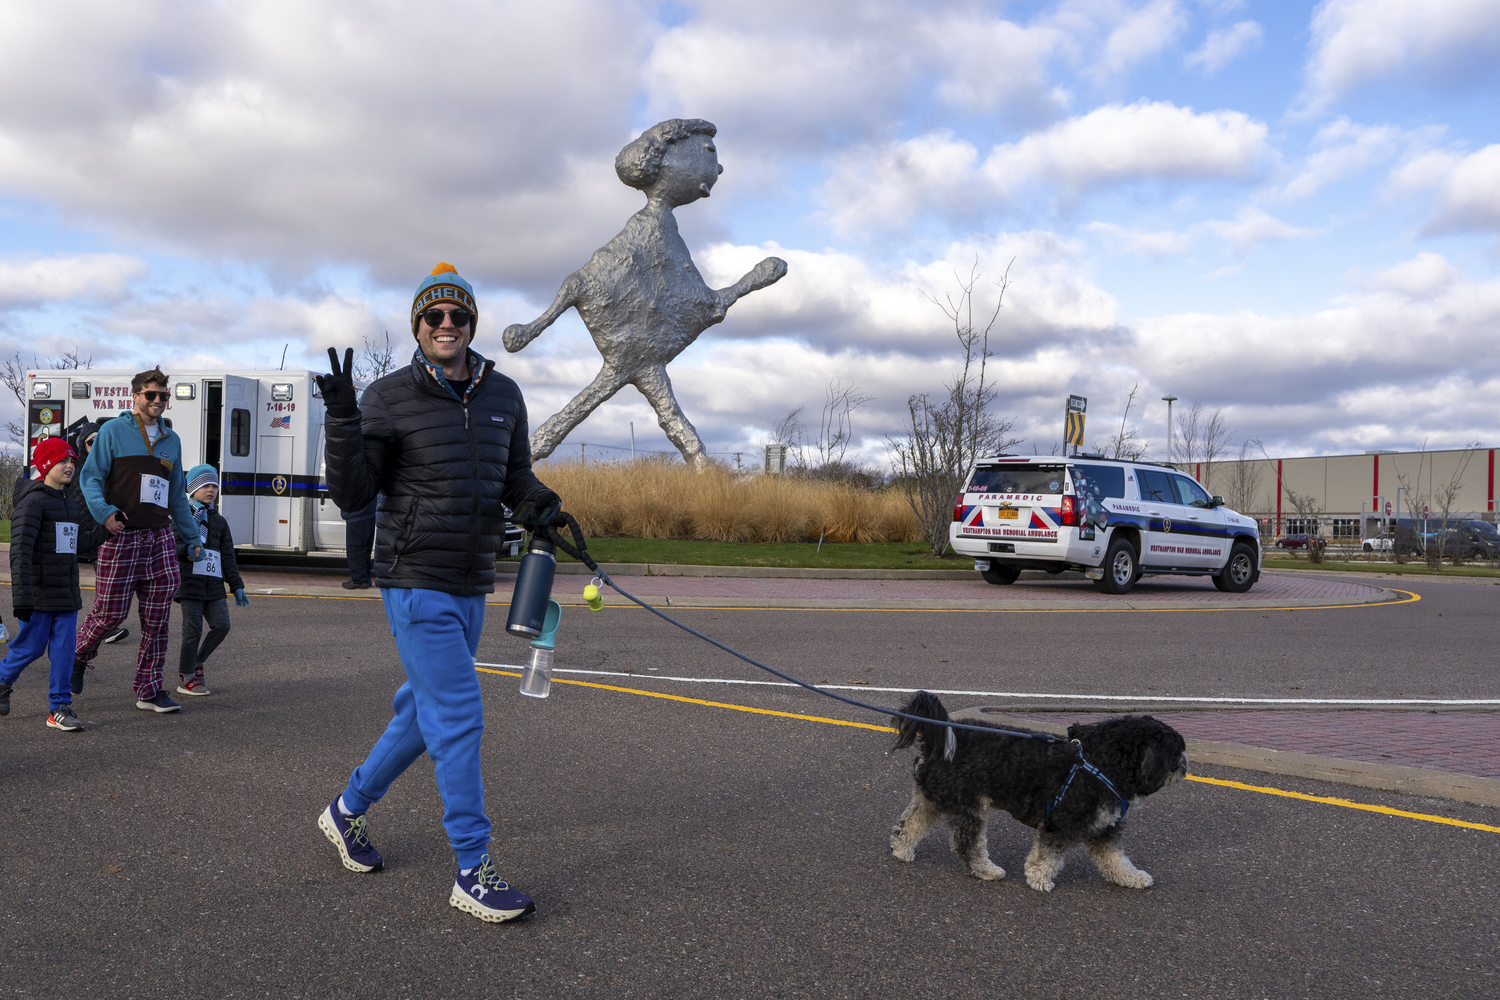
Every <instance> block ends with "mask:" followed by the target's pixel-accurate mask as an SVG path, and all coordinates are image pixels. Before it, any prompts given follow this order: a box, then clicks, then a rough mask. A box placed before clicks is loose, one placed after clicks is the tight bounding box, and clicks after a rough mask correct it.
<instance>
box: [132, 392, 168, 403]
mask: <svg viewBox="0 0 1500 1000" xmlns="http://www.w3.org/2000/svg"><path fill="white" fill-rule="evenodd" d="M137 395H139V396H140V397H141V398H142V399H144V400H145V401H146V402H148V403H165V402H166V401H167V400H168V399H170V398H172V394H171V393H170V392H157V391H156V390H154V389H142V390H141V391H140V392H139V393H137Z"/></svg>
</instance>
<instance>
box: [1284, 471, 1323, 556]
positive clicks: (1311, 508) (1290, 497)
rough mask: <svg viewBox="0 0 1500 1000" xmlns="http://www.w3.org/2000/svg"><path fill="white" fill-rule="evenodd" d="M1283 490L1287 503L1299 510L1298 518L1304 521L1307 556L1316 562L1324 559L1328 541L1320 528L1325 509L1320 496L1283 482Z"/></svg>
mask: <svg viewBox="0 0 1500 1000" xmlns="http://www.w3.org/2000/svg"><path fill="white" fill-rule="evenodd" d="M1281 488H1282V491H1283V492H1284V493H1286V499H1287V503H1289V504H1291V505H1292V509H1293V510H1295V511H1296V512H1297V519H1298V520H1299V521H1301V522H1302V530H1303V531H1304V532H1305V533H1306V534H1307V558H1308V559H1309V560H1311V561H1312V562H1315V563H1320V562H1322V561H1323V549H1324V548H1325V547H1326V546H1327V544H1328V543H1327V542H1326V541H1325V540H1324V539H1323V535H1322V533H1321V531H1320V530H1319V529H1320V528H1321V526H1322V524H1323V517H1324V514H1325V513H1326V511H1324V509H1323V507H1322V505H1321V504H1319V503H1318V498H1317V497H1315V496H1313V495H1312V494H1311V493H1298V492H1297V491H1296V490H1294V489H1292V488H1291V487H1290V486H1287V485H1286V484H1285V483H1282V486H1281Z"/></svg>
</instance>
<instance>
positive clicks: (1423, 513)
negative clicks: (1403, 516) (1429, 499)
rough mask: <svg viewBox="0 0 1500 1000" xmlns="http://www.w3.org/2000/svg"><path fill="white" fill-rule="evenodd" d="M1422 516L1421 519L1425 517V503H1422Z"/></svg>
mask: <svg viewBox="0 0 1500 1000" xmlns="http://www.w3.org/2000/svg"><path fill="white" fill-rule="evenodd" d="M1422 518H1423V520H1426V518H1427V505H1426V504H1425V503H1424V504H1423V505H1422Z"/></svg>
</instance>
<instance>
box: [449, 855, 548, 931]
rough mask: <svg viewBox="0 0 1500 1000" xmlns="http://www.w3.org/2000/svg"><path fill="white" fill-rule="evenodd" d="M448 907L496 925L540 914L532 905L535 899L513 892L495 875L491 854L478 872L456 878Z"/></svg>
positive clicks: (513, 890)
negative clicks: (531, 914) (536, 913)
mask: <svg viewBox="0 0 1500 1000" xmlns="http://www.w3.org/2000/svg"><path fill="white" fill-rule="evenodd" d="M448 905H450V906H456V907H458V908H459V909H460V910H463V911H464V912H465V913H470V914H473V915H474V916H476V917H478V918H479V919H480V920H485V921H488V922H489V923H492V924H498V923H502V922H503V921H506V920H514V919H516V918H517V917H524V916H526V915H527V914H528V913H535V912H536V904H535V903H533V902H532V901H531V897H529V896H527V895H526V894H525V893H522V892H518V891H517V890H515V889H512V888H511V887H510V886H509V885H508V884H507V883H506V882H505V881H503V880H502V879H501V878H500V873H499V872H497V871H495V866H494V865H493V864H491V863H490V856H489V855H488V854H486V855H485V856H484V857H482V858H480V859H479V867H478V868H474V869H472V870H471V871H470V872H469V874H467V875H465V874H464V873H463V872H459V873H458V875H457V876H455V877H454V879H453V892H451V893H449V895H448Z"/></svg>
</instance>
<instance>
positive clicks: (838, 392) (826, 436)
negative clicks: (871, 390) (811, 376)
mask: <svg viewBox="0 0 1500 1000" xmlns="http://www.w3.org/2000/svg"><path fill="white" fill-rule="evenodd" d="M824 395H825V397H826V398H825V399H824V401H823V413H822V416H821V417H820V419H819V421H818V442H817V444H818V465H819V466H820V467H821V466H827V465H842V464H843V461H844V453H845V452H847V451H848V450H849V444H850V442H851V441H853V440H854V411H855V410H857V409H859V408H860V407H861V406H864V405H865V404H866V403H868V402H870V401H871V400H872V399H874V398H875V397H874V396H866V395H864V394H863V393H861V392H860V391H859V387H858V386H852V385H851V386H848V387H845V386H844V385H843V384H842V383H841V381H840V380H839V379H837V378H835V379H834V380H833V381H831V382H829V383H828V386H827V388H826V389H824Z"/></svg>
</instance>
